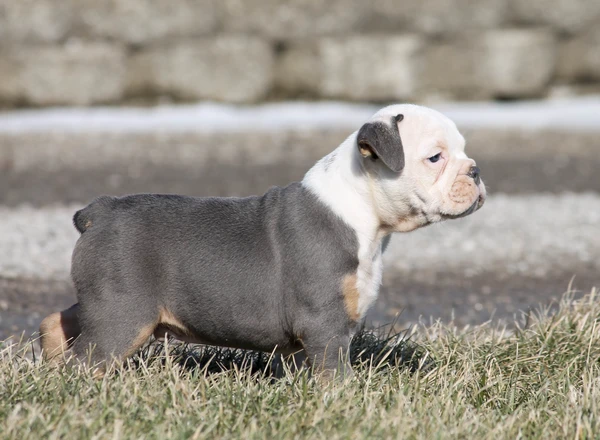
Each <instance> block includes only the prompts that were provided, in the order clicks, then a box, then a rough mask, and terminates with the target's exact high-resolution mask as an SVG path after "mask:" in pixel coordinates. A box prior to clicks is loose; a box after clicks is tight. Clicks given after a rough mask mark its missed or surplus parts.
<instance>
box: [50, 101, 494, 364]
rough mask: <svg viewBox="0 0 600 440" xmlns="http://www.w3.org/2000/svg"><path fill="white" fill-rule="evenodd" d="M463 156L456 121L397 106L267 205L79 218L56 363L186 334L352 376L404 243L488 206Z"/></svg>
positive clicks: (196, 203)
mask: <svg viewBox="0 0 600 440" xmlns="http://www.w3.org/2000/svg"><path fill="white" fill-rule="evenodd" d="M464 147H465V140H464V138H463V137H462V136H461V134H460V133H459V132H458V130H457V128H456V126H455V124H454V123H453V122H452V121H450V120H449V119H448V118H446V117H445V116H443V115H442V114H440V113H438V112H436V111H434V110H431V109H428V108H425V107H420V106H415V105H408V104H402V105H393V106H389V107H386V108H384V109H382V110H380V111H379V112H377V113H376V114H375V115H374V116H373V117H372V118H371V120H370V121H369V122H367V123H366V124H364V125H363V126H362V127H361V128H360V130H359V131H358V132H355V133H353V134H352V135H351V136H350V137H349V138H348V139H346V140H345V141H344V142H343V143H342V144H341V145H340V146H339V147H338V148H337V149H335V150H334V151H333V152H332V153H330V154H329V155H328V156H326V157H324V158H323V159H321V160H320V161H319V162H317V164H315V165H314V166H313V168H311V169H310V171H308V173H307V174H306V176H305V177H304V179H303V180H302V182H296V183H292V184H290V185H288V186H286V187H284V188H279V187H274V188H271V189H270V190H268V191H267V193H266V194H264V195H262V196H254V197H246V198H195V197H185V196H178V195H156V194H140V195H130V196H125V197H119V198H117V197H107V196H103V197H100V198H98V199H96V200H95V201H94V202H92V203H91V204H90V205H88V206H87V207H86V208H84V209H82V210H80V211H78V212H77V213H76V214H75V217H74V223H75V226H76V228H77V229H78V230H79V232H81V237H80V238H79V240H78V241H77V244H76V246H75V250H74V252H73V259H72V271H71V274H72V278H73V282H74V285H75V288H76V291H77V301H78V302H77V304H75V305H74V306H72V307H71V308H69V309H67V310H65V311H63V312H60V313H54V314H52V315H50V316H48V317H47V318H45V319H44V321H43V322H42V324H41V327H40V334H41V345H42V349H43V354H44V356H45V358H46V359H52V358H54V359H56V360H59V361H60V360H61V359H62V358H63V356H62V355H63V354H64V352H65V351H66V350H69V349H71V350H72V351H73V354H74V355H75V357H76V358H78V359H80V360H81V361H86V360H88V358H89V360H91V362H92V363H99V364H105V363H106V362H107V361H109V360H113V359H117V360H119V359H121V360H122V359H124V358H126V357H127V356H130V355H132V354H133V353H135V352H136V350H138V349H139V348H140V347H141V346H142V345H143V344H144V343H145V342H146V341H147V340H148V338H149V337H150V336H152V335H154V336H155V337H157V338H162V337H165V336H166V335H171V336H173V337H175V338H177V339H181V340H183V341H187V342H195V343H201V344H212V345H220V346H228V347H235V348H244V349H253V350H261V351H267V352H271V351H273V350H276V351H277V352H279V353H283V354H291V353H294V352H298V351H300V350H303V351H304V352H305V354H306V357H307V360H308V362H309V363H310V365H312V366H314V367H316V368H317V369H319V370H326V371H328V372H329V373H331V372H332V371H333V370H338V371H339V372H340V373H341V374H349V373H351V368H350V365H349V364H348V361H347V356H345V359H346V360H343V361H342V363H341V364H340V359H344V356H342V357H340V354H345V353H347V350H348V347H349V344H350V339H351V337H352V335H353V332H354V331H355V329H356V328H357V324H358V322H359V321H360V320H361V319H362V318H363V317H364V315H365V313H366V312H367V310H368V309H369V307H370V306H371V305H372V304H373V302H374V301H375V299H376V298H377V294H378V290H379V286H380V284H381V276H382V270H383V266H382V253H383V251H384V250H385V246H386V244H387V242H388V241H389V236H390V234H391V233H392V232H408V231H412V230H414V229H417V228H420V227H423V226H426V225H429V224H432V223H435V222H439V221H442V220H445V219H451V218H458V217H463V216H465V215H468V214H471V213H473V212H475V211H476V210H477V209H479V208H480V207H481V206H482V205H483V203H484V200H485V195H486V192H485V186H484V184H483V182H482V181H481V179H480V177H479V169H478V168H477V167H476V166H475V162H474V161H473V160H472V159H470V158H468V157H467V156H466V155H465V153H464ZM91 347H93V350H91V351H90V348H91Z"/></svg>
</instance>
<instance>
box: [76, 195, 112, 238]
mask: <svg viewBox="0 0 600 440" xmlns="http://www.w3.org/2000/svg"><path fill="white" fill-rule="evenodd" d="M112 200H113V198H112V197H109V196H102V197H98V198H97V199H96V200H94V201H93V202H92V203H90V204H89V205H87V206H86V207H85V208H83V209H80V210H79V211H77V212H76V213H75V215H74V216H73V224H74V225H75V229H77V230H78V231H79V233H80V234H83V233H84V232H85V231H87V230H88V229H89V228H90V227H91V226H92V225H93V224H94V221H95V219H96V218H97V217H98V214H99V211H100V210H103V209H105V208H106V207H107V206H108V205H112Z"/></svg>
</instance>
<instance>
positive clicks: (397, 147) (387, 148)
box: [356, 115, 404, 173]
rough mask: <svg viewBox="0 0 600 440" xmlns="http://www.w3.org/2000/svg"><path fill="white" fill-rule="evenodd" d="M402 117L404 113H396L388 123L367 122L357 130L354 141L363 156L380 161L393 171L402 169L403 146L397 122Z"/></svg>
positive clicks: (397, 171) (396, 171)
mask: <svg viewBox="0 0 600 440" xmlns="http://www.w3.org/2000/svg"><path fill="white" fill-rule="evenodd" d="M402 119H404V115H396V116H394V117H393V118H392V120H391V121H390V124H389V125H388V124H386V123H384V122H367V123H366V124H365V125H363V126H362V127H361V128H360V130H359V131H358V136H357V137H356V143H357V144H358V150H359V151H360V154H361V155H362V156H363V157H370V158H371V159H373V160H377V159H381V161H382V162H383V163H384V164H385V165H386V166H387V167H388V168H389V169H390V170H392V171H394V172H395V173H399V172H400V171H402V170H403V169H404V147H403V146H402V139H400V132H399V131H398V122H400V121H401V120H402Z"/></svg>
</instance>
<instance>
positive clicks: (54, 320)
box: [40, 303, 81, 363]
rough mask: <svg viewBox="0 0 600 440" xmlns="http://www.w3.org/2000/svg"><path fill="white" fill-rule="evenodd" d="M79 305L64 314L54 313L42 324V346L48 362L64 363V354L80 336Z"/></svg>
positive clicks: (73, 306)
mask: <svg viewBox="0 0 600 440" xmlns="http://www.w3.org/2000/svg"><path fill="white" fill-rule="evenodd" d="M78 314H79V303H77V304H73V305H72V306H71V307H69V308H68V309H66V310H63V311H62V312H56V313H53V314H51V315H49V316H47V317H46V318H44V320H43V321H42V323H41V324H40V345H41V347H42V356H43V358H44V360H46V361H50V360H52V361H54V362H56V363H62V362H63V361H64V354H65V352H67V350H69V349H70V348H71V346H72V345H73V342H74V341H75V339H76V338H77V337H78V336H79V333H80V332H81V328H80V326H79V317H78Z"/></svg>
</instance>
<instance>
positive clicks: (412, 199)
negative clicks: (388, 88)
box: [356, 104, 486, 232]
mask: <svg viewBox="0 0 600 440" xmlns="http://www.w3.org/2000/svg"><path fill="white" fill-rule="evenodd" d="M356 144H357V150H358V153H359V154H360V166H361V170H359V171H360V172H366V174H367V176H368V179H369V182H370V189H371V196H372V198H373V202H374V204H375V207H376V210H377V214H378V216H379V218H380V220H381V223H382V225H384V227H386V228H388V229H389V230H392V231H396V232H405V231H411V230H413V229H416V228H418V227H421V226H425V225H428V224H431V223H435V222H439V221H441V220H445V219H452V218H459V217H464V216H466V215H469V214H471V213H473V212H475V211H476V210H478V209H479V208H481V206H482V205H483V203H484V202H485V197H486V191H485V185H484V184H483V181H482V180H481V178H480V176H479V169H478V168H477V166H476V164H475V161H474V160H473V159H470V158H469V157H468V156H467V155H466V154H465V152H464V149H465V139H464V138H463V137H462V135H461V134H460V133H459V132H458V129H457V128H456V125H455V124H454V123H453V122H452V121H451V120H450V119H448V118H447V117H445V116H444V115H442V114H441V113H439V112H437V111H435V110H432V109H429V108H426V107H420V106H416V105H405V104H401V105H393V106H389V107H386V108H384V109H382V110H380V111H379V112H377V113H376V114H375V115H374V116H373V118H372V119H371V120H370V121H369V122H367V123H366V124H364V125H363V126H362V127H361V129H360V130H359V132H358V134H357V138H356Z"/></svg>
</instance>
